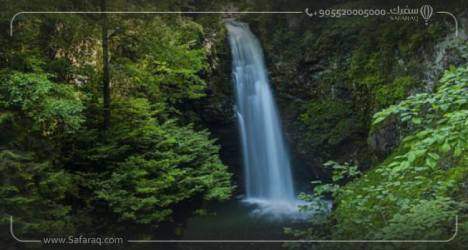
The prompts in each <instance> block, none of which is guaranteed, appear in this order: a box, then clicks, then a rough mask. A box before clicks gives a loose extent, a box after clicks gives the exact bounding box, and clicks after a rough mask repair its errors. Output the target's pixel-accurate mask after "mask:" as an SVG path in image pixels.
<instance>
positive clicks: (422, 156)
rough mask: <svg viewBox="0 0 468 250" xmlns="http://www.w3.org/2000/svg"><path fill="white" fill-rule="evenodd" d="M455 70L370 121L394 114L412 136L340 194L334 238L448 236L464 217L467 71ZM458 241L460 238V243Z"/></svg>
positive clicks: (466, 158)
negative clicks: (456, 221)
mask: <svg viewBox="0 0 468 250" xmlns="http://www.w3.org/2000/svg"><path fill="white" fill-rule="evenodd" d="M467 69H468V68H467V67H466V66H462V67H460V68H457V69H455V68H452V69H450V70H449V71H447V72H446V73H445V74H444V76H443V77H442V78H441V80H440V87H439V88H438V90H437V92H435V93H433V94H418V95H415V96H411V97H409V98H408V99H407V100H405V101H403V102H401V103H400V104H398V105H394V106H391V107H389V108H388V109H385V110H383V111H381V112H379V113H377V114H376V115H375V116H374V124H375V125H378V124H379V123H380V122H382V121H383V120H385V119H389V118H390V117H397V118H398V119H399V120H400V121H401V122H407V123H409V124H410V125H411V127H412V128H411V130H410V131H411V132H409V134H408V135H407V136H406V137H405V138H404V139H403V140H402V142H401V145H400V146H399V147H398V148H397V150H396V151H395V152H394V153H393V154H392V155H391V156H390V157H389V158H387V159H386V160H385V161H384V162H383V163H382V164H381V165H379V166H378V167H376V168H375V169H374V170H371V171H370V172H368V173H366V174H364V175H363V177H362V178H360V179H359V180H358V181H355V182H352V183H349V184H348V185H346V186H345V187H344V188H343V189H342V191H340V195H338V196H337V209H336V210H335V212H334V218H335V219H336V221H337V224H336V226H335V227H334V234H335V236H336V237H346V238H356V237H361V238H362V235H365V236H366V237H365V238H369V239H380V238H381V237H384V238H387V239H388V238H392V237H396V238H397V239H402V238H406V239H410V238H411V239H421V237H423V238H426V239H429V238H431V239H432V238H437V239H448V238H450V236H451V235H452V234H453V223H454V222H453V221H454V217H455V215H461V214H464V213H465V212H463V211H464V209H465V210H466V208H464V207H465V206H466V200H464V199H461V200H460V198H457V197H459V195H460V194H463V193H466V189H464V188H463V181H464V180H466V178H467V176H468V169H467V167H466V166H468V157H467V155H468V152H467V142H468V129H467V128H468V127H467V125H468V123H467V121H468V111H467V107H468V106H467V103H468V100H467V99H466V96H467V94H468V88H467V87H468V71H467ZM460 240H462V239H460Z"/></svg>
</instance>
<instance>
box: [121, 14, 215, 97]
mask: <svg viewBox="0 0 468 250" xmlns="http://www.w3.org/2000/svg"><path fill="white" fill-rule="evenodd" d="M138 25H140V26H139V28H138V29H137V30H135V29H134V27H133V26H132V28H131V29H129V30H128V31H127V33H125V34H123V35H122V38H120V39H125V40H124V41H127V40H129V42H130V43H129V44H125V45H123V48H120V49H121V50H124V51H126V54H127V55H131V56H126V57H123V58H121V59H119V60H121V63H122V65H123V68H119V71H121V72H116V73H117V74H118V75H119V78H117V79H119V80H118V81H117V83H116V84H117V86H118V87H119V89H124V90H125V89H127V91H131V93H127V94H130V95H133V96H145V97H147V98H149V99H150V100H152V101H158V102H165V103H167V104H169V105H173V104H178V103H180V102H182V101H184V100H187V99H197V98H200V97H202V96H204V89H205V88H206V83H205V81H204V80H203V79H202V78H201V77H200V76H201V73H202V72H203V71H206V70H207V67H208V64H207V62H206V59H207V58H206V52H207V51H206V50H205V48H203V47H202V43H201V41H202V34H203V33H202V32H203V30H202V27H201V26H200V25H198V24H196V23H194V22H191V21H189V20H185V19H184V18H177V19H175V20H172V22H171V23H170V24H168V23H167V22H164V21H163V20H162V19H161V18H153V19H151V20H150V21H145V22H144V23H142V22H140V23H138ZM122 77H123V78H122ZM129 83H130V84H129Z"/></svg>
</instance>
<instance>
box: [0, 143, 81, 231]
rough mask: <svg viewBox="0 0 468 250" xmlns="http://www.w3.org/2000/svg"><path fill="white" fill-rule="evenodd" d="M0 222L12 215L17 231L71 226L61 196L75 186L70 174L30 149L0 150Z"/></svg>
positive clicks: (70, 220) (48, 229)
mask: <svg viewBox="0 0 468 250" xmlns="http://www.w3.org/2000/svg"><path fill="white" fill-rule="evenodd" d="M0 173H1V175H0V180H1V182H2V186H1V187H0V214H1V215H2V216H1V220H0V222H1V223H2V224H5V225H7V224H8V223H9V219H10V218H9V216H13V217H14V219H15V233H16V234H17V235H25V234H26V235H31V234H37V233H41V234H49V235H53V234H55V235H57V234H62V235H63V234H65V233H67V232H68V233H71V232H73V230H74V225H73V223H72V218H71V213H70V212H71V206H70V205H69V204H66V202H65V198H66V196H67V195H70V193H71V192H74V191H75V190H76V189H75V188H76V187H75V185H74V182H73V176H72V175H70V174H69V173H67V172H66V171H64V170H63V169H61V168H60V166H54V164H53V163H52V162H51V161H42V160H40V159H39V158H38V157H37V156H35V155H34V153H30V152H18V151H11V150H1V151H0Z"/></svg>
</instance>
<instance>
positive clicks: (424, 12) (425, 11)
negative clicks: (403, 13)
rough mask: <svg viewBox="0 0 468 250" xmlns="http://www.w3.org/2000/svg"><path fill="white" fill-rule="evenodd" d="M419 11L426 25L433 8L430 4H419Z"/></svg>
mask: <svg viewBox="0 0 468 250" xmlns="http://www.w3.org/2000/svg"><path fill="white" fill-rule="evenodd" d="M419 12H421V16H422V18H424V23H426V25H427V24H428V22H429V19H430V18H431V16H432V14H433V13H434V9H433V8H432V6H430V5H428V4H426V5H423V6H421V9H419Z"/></svg>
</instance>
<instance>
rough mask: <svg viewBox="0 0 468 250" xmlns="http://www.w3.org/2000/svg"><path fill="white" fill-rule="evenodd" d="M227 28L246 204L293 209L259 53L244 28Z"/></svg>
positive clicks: (277, 126) (275, 117) (277, 125)
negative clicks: (249, 202)
mask: <svg viewBox="0 0 468 250" xmlns="http://www.w3.org/2000/svg"><path fill="white" fill-rule="evenodd" d="M226 27H227V30H228V33H229V43H230V46H231V52H232V58H233V61H232V72H233V78H234V80H233V82H234V89H235V93H236V106H235V110H236V115H237V121H238V123H239V130H240V135H241V144H242V154H243V163H244V173H245V174H244V175H245V176H244V177H245V178H244V179H245V189H246V201H252V202H254V203H258V204H267V205H268V206H269V207H270V208H273V209H274V211H275V212H276V211H278V210H279V211H281V212H283V211H284V210H285V208H287V210H291V209H293V210H297V203H298V201H297V200H296V198H295V193H294V183H293V180H292V176H291V164H290V160H289V156H288V152H287V149H286V144H285V142H284V138H283V134H282V129H281V125H280V119H279V115H278V111H277V108H276V105H275V100H274V97H273V94H272V91H271V88H270V86H269V81H268V76H267V72H266V68H265V63H264V58H263V52H262V48H261V47H260V43H259V42H258V40H257V39H256V37H255V36H254V34H253V33H252V32H251V31H250V29H249V26H248V25H247V24H245V23H240V22H229V23H227V24H226Z"/></svg>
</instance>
